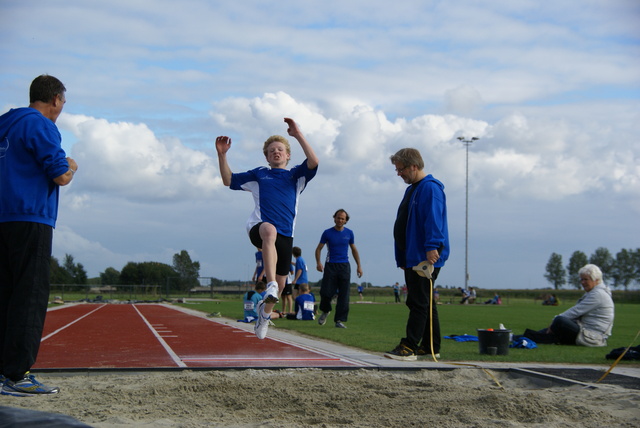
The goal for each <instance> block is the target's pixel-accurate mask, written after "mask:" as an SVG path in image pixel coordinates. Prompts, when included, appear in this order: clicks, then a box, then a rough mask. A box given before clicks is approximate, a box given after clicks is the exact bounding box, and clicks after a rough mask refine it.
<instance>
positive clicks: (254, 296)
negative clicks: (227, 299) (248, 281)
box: [243, 291, 263, 319]
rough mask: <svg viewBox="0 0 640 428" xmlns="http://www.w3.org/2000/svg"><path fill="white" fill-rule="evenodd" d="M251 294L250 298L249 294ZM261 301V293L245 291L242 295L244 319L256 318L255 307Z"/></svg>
mask: <svg viewBox="0 0 640 428" xmlns="http://www.w3.org/2000/svg"><path fill="white" fill-rule="evenodd" d="M250 293H251V296H249V294H250ZM262 299H263V296H262V293H258V292H256V291H247V292H246V293H244V298H243V300H244V303H243V308H244V318H245V319H248V318H249V317H253V318H254V319H255V318H258V313H257V312H256V307H257V306H258V303H260V300H262Z"/></svg>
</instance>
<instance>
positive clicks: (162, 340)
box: [133, 305, 187, 367]
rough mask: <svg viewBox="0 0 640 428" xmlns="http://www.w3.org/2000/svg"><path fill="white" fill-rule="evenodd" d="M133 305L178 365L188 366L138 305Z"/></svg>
mask: <svg viewBox="0 0 640 428" xmlns="http://www.w3.org/2000/svg"><path fill="white" fill-rule="evenodd" d="M133 307H134V309H135V310H136V312H138V315H140V318H142V320H143V321H144V322H145V324H147V327H149V330H151V331H152V332H153V335H154V336H155V337H156V339H158V342H160V344H161V345H162V347H163V348H164V350H165V351H167V354H169V356H171V359H172V360H173V362H174V363H176V365H177V366H178V367H187V365H186V364H185V363H184V362H183V361H182V360H181V359H180V357H178V354H176V353H175V352H173V349H171V347H170V346H169V345H168V344H167V342H165V341H164V339H163V338H162V336H160V334H158V332H157V331H156V330H155V329H154V328H153V326H152V325H151V323H150V322H149V321H148V320H147V319H146V318H145V317H144V315H142V314H141V313H140V311H139V310H138V307H137V306H136V305H133Z"/></svg>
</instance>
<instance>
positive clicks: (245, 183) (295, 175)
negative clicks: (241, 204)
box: [216, 118, 318, 339]
mask: <svg viewBox="0 0 640 428" xmlns="http://www.w3.org/2000/svg"><path fill="white" fill-rule="evenodd" d="M284 121H285V122H286V123H287V125H288V126H289V128H288V129H287V132H288V134H289V135H290V136H292V137H293V138H295V139H296V140H298V143H299V144H300V147H301V148H302V151H303V152H304V154H305V155H306V159H305V160H304V161H303V162H302V164H300V165H297V166H294V167H293V168H291V169H290V170H289V169H286V167H287V164H288V163H289V160H290V159H291V146H289V141H288V140H287V139H286V138H284V137H282V136H280V135H273V136H271V137H269V138H268V139H267V141H265V143H264V145H263V149H262V151H263V153H264V155H265V158H266V160H267V163H268V164H269V167H258V168H255V169H252V170H250V171H247V172H243V173H237V174H234V173H232V172H231V168H230V167H229V164H228V162H227V152H228V151H229V149H230V148H231V139H230V138H229V137H226V136H220V137H218V138H216V152H217V153H218V165H219V167H220V176H221V178H222V182H223V184H224V185H225V186H229V187H230V188H231V189H232V190H245V191H248V192H251V193H252V195H253V199H254V201H255V209H254V211H253V213H252V214H251V216H250V217H249V220H248V222H247V232H248V233H249V238H250V239H251V243H252V244H253V245H255V246H256V247H258V248H261V249H262V258H263V262H264V273H265V275H266V277H267V291H266V295H265V299H264V300H263V301H262V302H261V303H260V304H259V305H258V308H257V309H258V310H257V312H258V319H257V321H256V326H255V333H256V336H257V337H258V338H259V339H264V338H265V337H266V335H267V330H268V326H269V319H270V314H271V312H272V310H273V307H274V306H275V304H276V303H277V302H278V300H279V295H280V293H281V292H282V290H283V289H284V286H285V283H286V279H287V276H288V274H289V269H290V266H291V255H292V248H293V229H294V225H295V219H296V214H297V210H298V198H299V197H300V194H301V193H302V191H303V190H304V189H305V187H306V185H307V183H308V182H309V181H310V180H311V179H312V178H313V177H315V175H316V172H317V170H318V158H317V157H316V155H315V153H314V151H313V149H312V148H311V146H310V145H309V143H308V142H307V140H306V139H305V138H304V135H302V132H301V131H300V129H299V128H298V125H297V124H296V123H295V122H294V121H293V119H289V118H285V119H284Z"/></svg>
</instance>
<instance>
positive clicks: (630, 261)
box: [611, 248, 637, 290]
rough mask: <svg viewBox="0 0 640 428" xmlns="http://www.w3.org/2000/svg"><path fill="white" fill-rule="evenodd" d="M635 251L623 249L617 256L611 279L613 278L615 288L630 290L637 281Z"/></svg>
mask: <svg viewBox="0 0 640 428" xmlns="http://www.w3.org/2000/svg"><path fill="white" fill-rule="evenodd" d="M633 253H634V251H633V250H627V249H624V248H623V249H622V250H620V251H619V252H618V254H616V259H615V260H614V263H613V269H612V272H611V277H612V278H613V284H612V285H613V287H615V288H618V287H620V286H622V287H624V289H625V290H628V289H629V284H631V283H632V282H633V281H634V280H636V278H637V277H636V266H635V257H634V254H633Z"/></svg>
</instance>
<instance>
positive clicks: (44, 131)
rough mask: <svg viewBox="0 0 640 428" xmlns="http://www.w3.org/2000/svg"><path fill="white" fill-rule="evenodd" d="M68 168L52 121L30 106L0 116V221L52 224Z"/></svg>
mask: <svg viewBox="0 0 640 428" xmlns="http://www.w3.org/2000/svg"><path fill="white" fill-rule="evenodd" d="M68 170H69V162H68V161H67V155H66V154H65V152H64V150H62V137H61V136H60V131H58V128H57V127H56V125H55V123H53V122H52V121H51V119H48V118H46V117H44V116H43V115H42V113H40V112H39V111H38V110H36V109H34V108H30V107H23V108H17V109H12V110H10V111H8V112H7V113H5V114H3V115H2V116H0V223H4V222H11V221H26V222H32V223H42V224H46V225H49V226H51V227H55V226H56V219H57V218H58V199H59V192H60V186H58V185H57V184H56V183H55V182H54V181H53V179H54V178H56V177H59V176H61V175H63V174H64V173H66V172H67V171H68Z"/></svg>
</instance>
